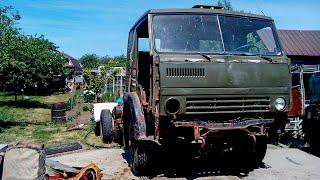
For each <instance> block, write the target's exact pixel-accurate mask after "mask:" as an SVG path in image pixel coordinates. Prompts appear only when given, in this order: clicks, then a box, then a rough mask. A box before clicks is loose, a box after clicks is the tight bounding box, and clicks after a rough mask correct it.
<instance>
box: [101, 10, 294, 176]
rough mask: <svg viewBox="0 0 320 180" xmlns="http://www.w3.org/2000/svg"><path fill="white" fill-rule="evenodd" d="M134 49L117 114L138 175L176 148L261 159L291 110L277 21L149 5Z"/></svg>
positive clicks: (133, 36)
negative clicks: (269, 137)
mask: <svg viewBox="0 0 320 180" xmlns="http://www.w3.org/2000/svg"><path fill="white" fill-rule="evenodd" d="M127 48H128V50H127V51H128V54H127V58H128V64H129V66H128V69H127V93H125V95H124V104H123V108H117V109H115V110H114V111H113V113H112V114H113V119H118V120H117V122H119V119H121V121H122V125H121V128H122V131H123V135H124V144H125V145H126V146H127V147H128V148H129V151H130V158H129V159H130V166H131V168H132V170H133V172H134V173H135V174H144V173H147V172H148V171H149V168H151V167H152V166H153V163H154V160H155V159H156V157H158V158H159V157H161V159H163V158H162V157H166V156H167V155H171V154H176V155H174V157H177V158H178V157H181V158H182V159H184V158H185V159H192V158H206V159H210V158H215V157H220V156H221V155H223V156H230V157H233V156H234V154H238V155H240V156H241V157H242V158H243V159H244V162H245V161H246V162H250V163H251V164H252V165H256V164H257V163H261V161H262V160H263V158H264V156H265V153H266V149H267V142H268V135H269V136H276V134H277V133H279V132H281V131H282V129H283V127H284V124H285V123H286V119H287V118H286V116H287V115H286V114H287V112H288V109H289V107H290V89H291V75H290V67H289V64H290V60H289V59H288V58H287V57H286V55H285V53H284V52H283V49H282V48H281V44H280V41H279V37H278V35H277V31H276V28H275V25H274V21H273V20H272V19H271V18H269V17H266V16H261V15H255V14H249V13H242V12H235V11H228V10H223V9H222V8H221V7H214V6H202V5H197V6H194V7H193V8H190V9H155V10H149V11H147V12H146V13H145V14H144V15H142V17H141V18H140V19H139V20H138V21H137V22H136V23H135V24H134V25H133V27H132V28H131V30H130V33H129V40H128V47H127ZM110 113H111V112H108V113H107V114H108V115H105V117H106V118H104V117H102V124H103V123H104V122H107V123H108V122H111V121H112V120H110V117H111V115H110ZM105 114H106V113H105ZM108 117H109V119H108ZM103 119H106V120H103ZM109 124H114V123H109ZM117 124H119V123H117ZM110 127H111V126H110ZM113 129H118V128H114V127H113ZM106 135H110V133H107V134H106ZM156 153H159V154H156ZM155 154H156V155H155Z"/></svg>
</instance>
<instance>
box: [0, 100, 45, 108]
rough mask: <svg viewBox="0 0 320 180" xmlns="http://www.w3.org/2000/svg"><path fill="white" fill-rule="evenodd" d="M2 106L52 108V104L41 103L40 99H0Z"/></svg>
mask: <svg viewBox="0 0 320 180" xmlns="http://www.w3.org/2000/svg"><path fill="white" fill-rule="evenodd" d="M0 106H9V107H20V108H45V109H50V108H51V105H50V104H45V103H41V102H39V101H30V100H24V101H22V100H18V101H0Z"/></svg>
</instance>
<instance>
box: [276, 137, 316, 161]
mask: <svg viewBox="0 0 320 180" xmlns="http://www.w3.org/2000/svg"><path fill="white" fill-rule="evenodd" d="M280 142H281V143H282V144H284V145H286V146H288V147H289V148H297V149H300V150H302V151H304V152H306V153H309V154H312V155H314V156H317V157H320V143H318V144H316V145H314V146H313V147H311V146H310V145H309V144H308V143H307V142H305V141H304V140H303V139H300V138H294V137H291V136H285V137H284V138H282V140H281V141H280Z"/></svg>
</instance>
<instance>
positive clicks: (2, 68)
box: [0, 7, 67, 94]
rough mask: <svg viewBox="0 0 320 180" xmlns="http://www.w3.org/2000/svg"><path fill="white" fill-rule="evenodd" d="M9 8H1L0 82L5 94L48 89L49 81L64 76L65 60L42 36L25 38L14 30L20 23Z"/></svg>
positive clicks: (16, 15)
mask: <svg viewBox="0 0 320 180" xmlns="http://www.w3.org/2000/svg"><path fill="white" fill-rule="evenodd" d="M11 10H12V8H11V7H3V8H2V7H0V22H1V23H0V34H1V36H0V79H1V85H2V86H3V89H4V91H5V89H6V88H8V89H10V90H13V91H14V93H15V94H17V93H18V92H20V91H21V90H22V89H24V90H26V89H33V88H34V87H35V86H38V87H42V88H46V89H50V85H51V84H52V81H53V80H52V79H54V78H55V77H57V76H63V74H64V72H65V70H66V68H65V67H64V66H65V64H66V62H67V60H66V59H65V58H64V57H63V56H62V55H60V53H58V51H57V49H58V47H57V46H56V45H55V44H54V43H52V42H50V41H49V40H48V39H45V38H44V36H27V35H24V34H21V33H20V29H18V28H16V27H15V24H16V22H17V21H18V20H19V19H20V15H18V13H13V14H12V13H11Z"/></svg>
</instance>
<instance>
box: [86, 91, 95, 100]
mask: <svg viewBox="0 0 320 180" xmlns="http://www.w3.org/2000/svg"><path fill="white" fill-rule="evenodd" d="M94 98H95V93H94V92H93V91H91V90H85V91H83V99H84V101H85V102H93V100H94Z"/></svg>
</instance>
